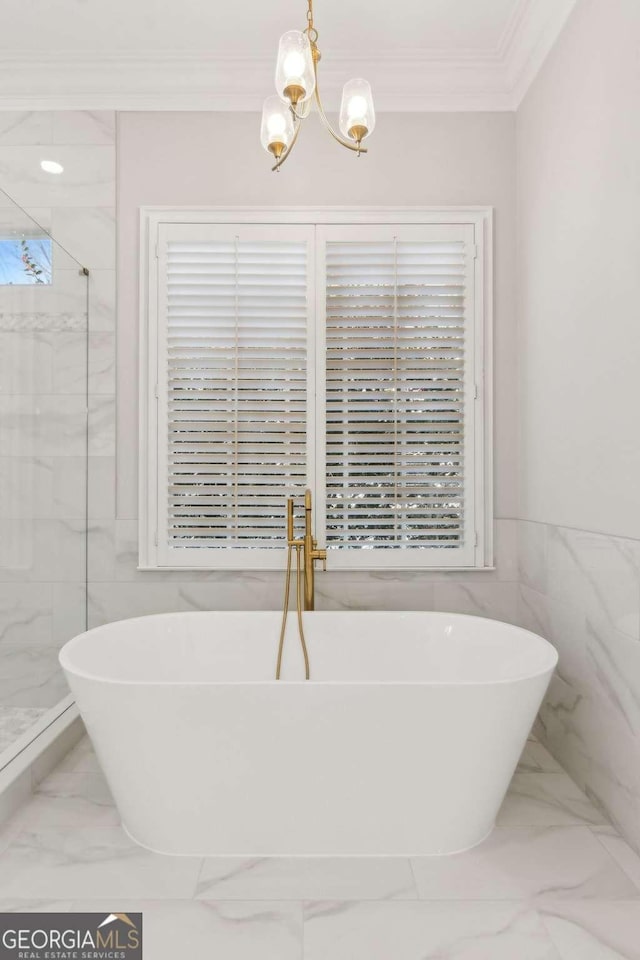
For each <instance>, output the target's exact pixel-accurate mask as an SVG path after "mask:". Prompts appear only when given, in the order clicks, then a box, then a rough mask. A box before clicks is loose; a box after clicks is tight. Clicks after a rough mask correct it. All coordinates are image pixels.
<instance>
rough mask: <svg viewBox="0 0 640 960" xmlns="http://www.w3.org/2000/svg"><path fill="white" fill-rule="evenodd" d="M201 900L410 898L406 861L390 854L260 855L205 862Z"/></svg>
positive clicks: (413, 892)
mask: <svg viewBox="0 0 640 960" xmlns="http://www.w3.org/2000/svg"><path fill="white" fill-rule="evenodd" d="M196 897H197V898H198V899H200V900H396V899H415V898H416V897H417V892H416V887H415V883H414V879H413V874H412V872H411V866H410V864H409V861H408V860H405V859H401V858H395V857H367V858H361V859H356V858H351V857H309V858H307V857H269V858H267V857H264V858H256V859H255V860H242V859H237V858H233V857H210V858H208V859H206V860H205V861H204V864H203V867H202V872H201V874H200V877H199V880H198V889H197V893H196Z"/></svg>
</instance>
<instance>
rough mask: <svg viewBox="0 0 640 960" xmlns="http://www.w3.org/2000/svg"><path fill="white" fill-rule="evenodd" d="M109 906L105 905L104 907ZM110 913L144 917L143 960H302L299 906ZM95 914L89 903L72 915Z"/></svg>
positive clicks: (119, 904)
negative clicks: (191, 959)
mask: <svg viewBox="0 0 640 960" xmlns="http://www.w3.org/2000/svg"><path fill="white" fill-rule="evenodd" d="M105 906H106V904H105ZM108 906H109V910H110V911H113V912H117V913H142V925H143V926H142V929H143V946H144V951H143V952H144V956H145V957H148V958H149V960H182V958H184V960H187V958H193V960H300V958H301V957H302V905H301V904H299V903H282V902H277V901H270V902H268V903H266V902H263V903H255V902H254V903H246V902H245V903H242V902H233V903H231V902H227V903H208V902H207V901H205V900H191V901H189V900H174V901H172V902H170V903H168V902H167V901H166V900H164V901H158V900H155V901H149V900H145V901H141V900H137V901H134V900H123V899H122V898H121V897H120V898H118V899H117V900H116V901H114V904H112V902H111V901H109V905H108ZM94 909H95V905H92V904H91V902H90V901H86V900H79V901H76V902H74V903H73V906H72V911H74V912H75V911H79V912H85V911H91V910H94Z"/></svg>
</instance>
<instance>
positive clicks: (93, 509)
mask: <svg viewBox="0 0 640 960" xmlns="http://www.w3.org/2000/svg"><path fill="white" fill-rule="evenodd" d="M87 470H88V475H89V517H90V518H94V517H108V518H109V519H110V520H112V521H113V518H114V517H115V515H116V458H115V457H114V456H110V457H99V456H97V457H96V456H90V457H89V462H88V467H87Z"/></svg>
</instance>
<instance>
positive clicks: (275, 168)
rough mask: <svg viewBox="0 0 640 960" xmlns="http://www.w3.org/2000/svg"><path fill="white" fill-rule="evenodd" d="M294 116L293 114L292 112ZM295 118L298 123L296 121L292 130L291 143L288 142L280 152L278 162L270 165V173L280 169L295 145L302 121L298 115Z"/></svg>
mask: <svg viewBox="0 0 640 960" xmlns="http://www.w3.org/2000/svg"><path fill="white" fill-rule="evenodd" d="M294 116H295V114H294ZM297 120H298V123H297V125H296V127H295V129H294V131H293V137H292V138H291V143H290V144H289V146H288V147H287V149H286V150H285V152H284V153H283V154H282V156H281V157H280V159H279V160H278V162H277V163H276V164H275V165H274V166H273V167H271V172H272V173H273V172H274V171H276V170H279V169H280V167H281V166H282V164H283V163H284V162H285V160H286V159H287V157H288V156H289V154H290V153H291V151H292V150H293V148H294V147H295V145H296V140H297V139H298V134H299V133H300V127H301V126H302V121H301V119H300V117H297Z"/></svg>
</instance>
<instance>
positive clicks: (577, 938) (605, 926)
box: [541, 901, 640, 960]
mask: <svg viewBox="0 0 640 960" xmlns="http://www.w3.org/2000/svg"><path fill="white" fill-rule="evenodd" d="M541 916H542V920H543V923H544V924H545V926H546V928H547V930H548V931H549V933H550V934H551V938H552V939H553V941H554V943H555V944H556V946H557V947H558V950H559V952H560V956H561V957H562V960H640V903H638V902H624V901H621V902H617V903H609V902H603V901H596V902H590V903H584V902H579V903H571V902H570V901H564V902H563V903H559V904H552V905H545V906H544V907H543V908H542V911H541Z"/></svg>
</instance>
